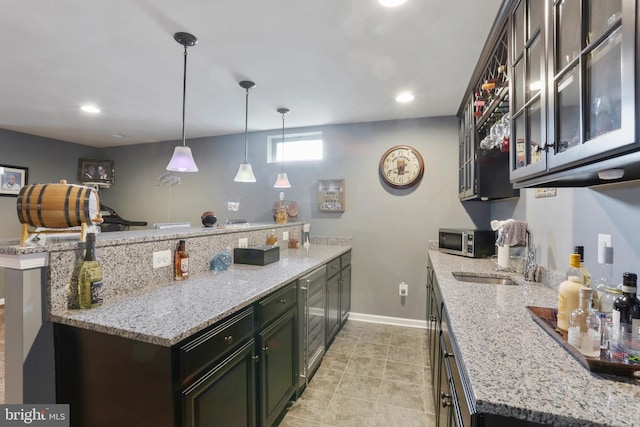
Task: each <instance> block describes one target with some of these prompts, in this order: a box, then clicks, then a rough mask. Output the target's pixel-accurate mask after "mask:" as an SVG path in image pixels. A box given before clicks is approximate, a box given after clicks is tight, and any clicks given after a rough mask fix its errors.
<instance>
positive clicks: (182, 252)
mask: <svg viewBox="0 0 640 427" xmlns="http://www.w3.org/2000/svg"><path fill="white" fill-rule="evenodd" d="M174 257H175V259H174V262H175V263H174V275H173V278H174V280H186V279H188V278H189V254H188V253H187V250H186V243H185V241H184V240H180V242H179V243H178V247H177V248H176V252H175V255H174Z"/></svg>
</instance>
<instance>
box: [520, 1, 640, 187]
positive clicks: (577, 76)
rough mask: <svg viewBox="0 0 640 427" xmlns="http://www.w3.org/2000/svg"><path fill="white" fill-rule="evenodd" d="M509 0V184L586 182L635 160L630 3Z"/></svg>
mask: <svg viewBox="0 0 640 427" xmlns="http://www.w3.org/2000/svg"><path fill="white" fill-rule="evenodd" d="M515 3H516V4H517V5H516V6H514V8H513V9H512V10H513V12H512V21H511V22H512V40H513V43H514V47H513V58H512V62H511V70H512V73H513V75H514V77H513V79H512V80H513V85H514V89H513V91H514V103H513V108H514V109H513V112H512V115H513V124H512V126H513V128H514V131H513V138H514V141H513V142H512V148H513V151H514V154H513V157H512V165H511V181H512V182H514V185H515V186H516V187H524V186H535V185H537V184H543V183H545V182H546V183H555V184H556V185H558V186H561V185H580V183H583V185H589V184H594V183H597V181H598V175H597V170H598V167H599V166H600V165H602V168H603V169H605V168H607V167H610V166H614V167H620V166H625V162H627V161H637V156H636V155H634V156H629V155H627V154H628V153H630V152H632V151H637V150H638V147H639V146H640V144H639V143H638V142H637V139H638V136H637V133H636V132H637V130H636V120H637V107H636V98H637V95H636V92H637V90H636V85H635V79H636V73H637V71H638V70H637V67H636V58H637V56H636V43H637V37H638V35H637V34H636V28H637V23H638V17H637V15H636V14H637V7H636V0H520V1H519V2H515ZM538 20H539V22H538ZM538 27H539V28H540V32H539V33H537V32H536V31H537V29H538ZM545 35H546V37H547V40H544V37H545ZM538 39H539V40H540V43H539V44H538V43H537V40H538ZM540 52H542V56H540V55H539V53H540ZM539 58H542V59H541V62H540V63H539V64H536V61H538V60H539ZM538 66H539V68H538ZM538 73H539V74H538ZM538 76H539V81H540V86H539V87H540V88H541V89H536V88H538V85H537V82H538V80H537V79H538ZM623 155H626V157H622V156H623ZM613 158H618V160H617V161H612V160H611V159H613ZM627 158H629V159H630V160H629V159H627ZM594 177H595V178H594ZM627 178H630V177H627ZM567 183H568V184H567Z"/></svg>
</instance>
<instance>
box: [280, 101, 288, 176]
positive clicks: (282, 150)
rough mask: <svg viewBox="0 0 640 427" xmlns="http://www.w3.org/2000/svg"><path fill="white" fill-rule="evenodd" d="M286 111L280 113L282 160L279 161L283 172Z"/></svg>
mask: <svg viewBox="0 0 640 427" xmlns="http://www.w3.org/2000/svg"><path fill="white" fill-rule="evenodd" d="M285 114H287V113H282V161H281V162H280V163H281V165H282V169H281V170H282V173H284V115H285Z"/></svg>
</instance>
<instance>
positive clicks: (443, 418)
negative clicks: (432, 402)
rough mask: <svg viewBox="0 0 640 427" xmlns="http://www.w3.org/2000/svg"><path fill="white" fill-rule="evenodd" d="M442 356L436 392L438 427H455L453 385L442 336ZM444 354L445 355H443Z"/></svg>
mask: <svg viewBox="0 0 640 427" xmlns="http://www.w3.org/2000/svg"><path fill="white" fill-rule="evenodd" d="M439 339H440V354H439V355H438V382H437V387H436V388H434V390H436V393H435V394H436V426H438V427H442V426H452V425H453V402H452V398H453V397H452V395H451V385H450V381H449V375H448V370H447V358H446V352H447V348H446V346H445V343H444V338H443V336H442V334H440V337H439ZM443 352H444V353H443Z"/></svg>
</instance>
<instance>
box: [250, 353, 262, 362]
mask: <svg viewBox="0 0 640 427" xmlns="http://www.w3.org/2000/svg"><path fill="white" fill-rule="evenodd" d="M252 359H253V361H254V362H256V363H258V361H259V360H260V356H258V355H257V354H256V355H255V356H253V357H252Z"/></svg>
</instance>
